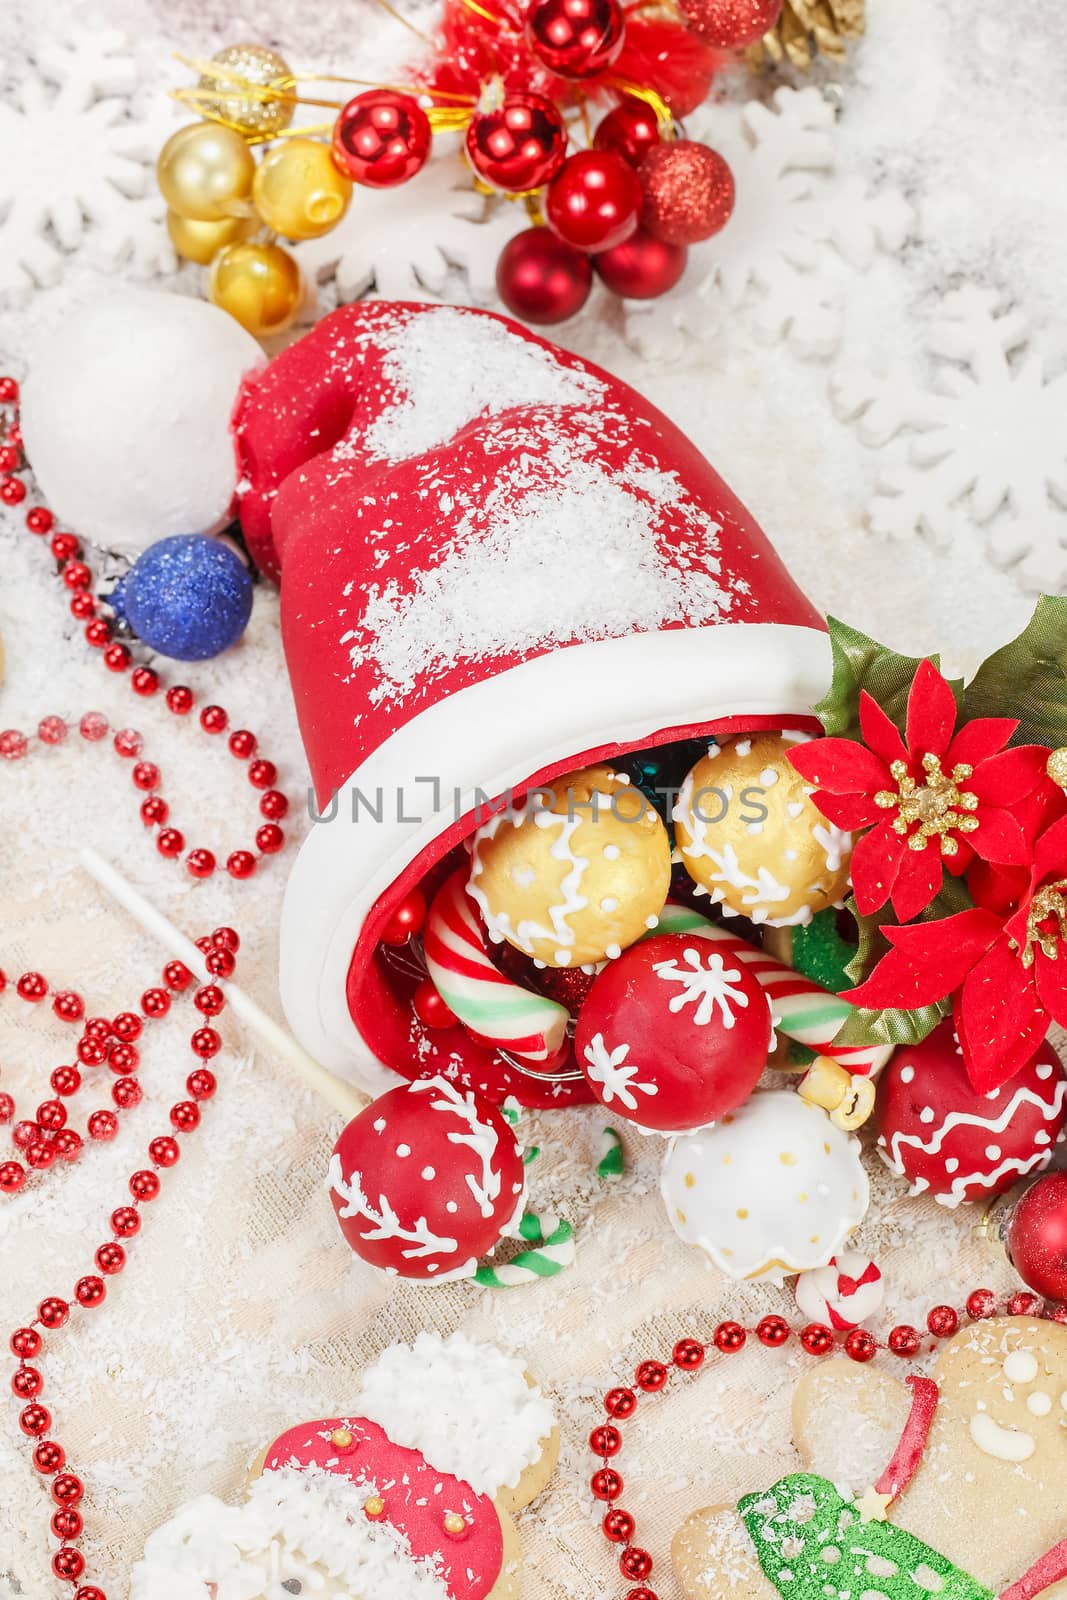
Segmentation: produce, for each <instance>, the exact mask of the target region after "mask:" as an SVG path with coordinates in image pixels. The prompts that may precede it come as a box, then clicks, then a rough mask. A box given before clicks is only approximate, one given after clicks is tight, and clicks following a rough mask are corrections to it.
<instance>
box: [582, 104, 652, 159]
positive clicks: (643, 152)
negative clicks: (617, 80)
mask: <svg viewBox="0 0 1067 1600" xmlns="http://www.w3.org/2000/svg"><path fill="white" fill-rule="evenodd" d="M657 144H659V122H658V121H657V119H656V113H655V112H654V111H653V109H652V107H651V106H648V105H646V104H645V102H644V101H643V100H635V99H634V98H633V97H632V96H631V97H630V98H629V99H626V100H624V101H623V102H622V104H621V105H618V106H616V107H615V109H614V111H609V112H608V114H607V116H606V117H604V118H603V120H602V121H601V122H599V123H598V124H597V130H596V132H595V133H594V135H593V149H594V150H609V151H610V152H611V153H612V155H616V156H621V157H622V159H623V160H624V161H626V162H629V164H630V166H631V167H639V166H640V165H641V163H642V161H643V160H644V159H645V157H646V156H647V155H648V152H649V151H650V150H651V149H652V147H653V146H654V145H657Z"/></svg>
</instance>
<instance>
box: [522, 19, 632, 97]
mask: <svg viewBox="0 0 1067 1600" xmlns="http://www.w3.org/2000/svg"><path fill="white" fill-rule="evenodd" d="M625 38H626V18H625V16H624V14H623V9H622V6H621V5H620V4H619V0H534V3H533V5H532V6H531V7H530V9H529V11H528V12H527V13H526V42H527V44H528V45H529V47H530V50H531V52H532V53H533V55H535V56H536V57H537V59H538V60H539V61H540V62H541V63H542V65H544V66H546V67H547V68H548V70H549V71H550V72H554V73H555V74H556V76H557V77H559V78H595V77H597V76H598V74H600V73H602V72H606V71H607V69H608V68H609V67H610V66H611V65H612V63H613V62H614V61H615V60H616V59H617V58H618V56H619V53H620V51H621V50H622V47H623V44H624V42H625Z"/></svg>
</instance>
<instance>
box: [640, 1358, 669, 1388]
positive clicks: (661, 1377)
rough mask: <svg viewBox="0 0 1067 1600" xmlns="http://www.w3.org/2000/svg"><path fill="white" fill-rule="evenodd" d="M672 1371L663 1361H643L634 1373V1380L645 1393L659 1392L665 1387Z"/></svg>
mask: <svg viewBox="0 0 1067 1600" xmlns="http://www.w3.org/2000/svg"><path fill="white" fill-rule="evenodd" d="M669 1376H670V1373H669V1371H668V1369H667V1368H666V1367H665V1366H664V1365H663V1362H662V1361H642V1362H641V1364H640V1365H639V1367H638V1368H637V1371H636V1372H635V1373H634V1382H635V1383H636V1384H637V1387H638V1388H639V1389H643V1390H644V1392H645V1394H657V1393H658V1392H659V1390H660V1389H662V1388H663V1387H664V1385H665V1384H666V1382H667V1379H668V1378H669Z"/></svg>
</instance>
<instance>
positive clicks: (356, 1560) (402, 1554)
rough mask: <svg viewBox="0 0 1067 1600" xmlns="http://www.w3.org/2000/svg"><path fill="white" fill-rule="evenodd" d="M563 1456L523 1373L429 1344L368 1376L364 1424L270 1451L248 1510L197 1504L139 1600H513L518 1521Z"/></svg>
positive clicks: (395, 1356)
mask: <svg viewBox="0 0 1067 1600" xmlns="http://www.w3.org/2000/svg"><path fill="white" fill-rule="evenodd" d="M558 1452H559V1436H558V1432H557V1429H556V1426H555V1420H554V1418H553V1415H552V1410H551V1407H550V1406H549V1404H548V1401H547V1400H546V1399H545V1397H544V1395H543V1394H542V1393H541V1391H540V1390H539V1389H538V1388H537V1386H536V1384H534V1383H533V1381H532V1380H531V1379H530V1378H529V1377H528V1376H527V1375H526V1374H525V1373H524V1371H523V1368H522V1365H521V1363H520V1362H518V1361H515V1360H514V1359H513V1358H511V1357H509V1356H506V1355H504V1354H503V1353H502V1352H500V1351H498V1350H496V1349H493V1348H492V1347H489V1346H485V1345H477V1344H473V1343H472V1342H471V1341H470V1340H468V1339H466V1338H464V1337H463V1335H460V1334H457V1335H454V1336H453V1337H452V1338H451V1339H447V1340H444V1339H441V1338H440V1337H439V1336H438V1335H436V1334H421V1335H420V1336H419V1338H418V1339H417V1340H416V1342H415V1345H414V1346H403V1345H398V1346H393V1347H392V1348H391V1349H389V1350H387V1351H386V1352H385V1353H384V1354H383V1356H381V1357H380V1358H379V1360H378V1361H377V1362H376V1363H375V1364H374V1365H373V1366H372V1367H371V1368H369V1369H368V1371H367V1372H366V1373H365V1375H364V1378H363V1384H362V1391H361V1393H360V1394H359V1395H358V1397H357V1414H354V1415H352V1416H343V1417H334V1418H328V1419H324V1420H322V1421H318V1422H307V1423H301V1424H299V1425H298V1426H297V1427H295V1428H290V1429H288V1430H287V1431H286V1432H285V1433H283V1434H281V1435H280V1436H279V1437H278V1438H277V1439H275V1440H274V1442H273V1443H272V1444H271V1445H270V1446H268V1448H267V1450H266V1451H265V1452H264V1454H263V1456H262V1457H261V1458H260V1462H259V1472H258V1475H257V1476H256V1477H255V1478H254V1479H253V1480H252V1482H251V1485H250V1489H249V1497H248V1499H247V1501H246V1502H245V1503H244V1504H243V1505H241V1506H227V1505H225V1504H224V1503H223V1502H222V1501H220V1500H217V1499H216V1498H215V1497H214V1496H211V1495H204V1496H201V1497H200V1498H198V1499H196V1500H193V1501H191V1502H190V1503H189V1504H188V1505H186V1506H184V1507H183V1508H182V1509H181V1510H180V1511H179V1512H178V1513H177V1514H176V1516H175V1517H173V1518H172V1519H171V1521H170V1522H169V1523H167V1524H165V1525H164V1527H162V1528H160V1529H159V1530H157V1532H156V1533H154V1534H153V1535H152V1536H151V1538H150V1539H149V1540H148V1542H147V1544H146V1546H145V1554H144V1559H143V1561H141V1562H140V1563H139V1565H138V1566H137V1568H135V1571H134V1575H133V1590H132V1600H288V1597H289V1596H292V1595H302V1594H303V1595H307V1596H311V1595H313V1596H314V1597H315V1600H515V1597H516V1596H517V1594H518V1588H519V1581H520V1574H521V1566H522V1555H521V1549H520V1547H519V1543H518V1536H517V1533H516V1530H515V1528H514V1525H513V1523H512V1521H511V1516H510V1511H511V1510H517V1509H519V1508H521V1507H522V1506H524V1505H526V1504H527V1503H528V1502H529V1501H530V1500H531V1499H533V1498H534V1496H535V1495H537V1494H539V1493H540V1491H541V1489H543V1488H544V1486H545V1484H546V1482H547V1480H548V1478H549V1476H550V1474H551V1472H552V1470H553V1468H554V1466H555V1463H556V1460H557V1457H558ZM472 1479H473V1480H474V1481H472Z"/></svg>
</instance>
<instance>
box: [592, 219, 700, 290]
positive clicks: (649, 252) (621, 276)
mask: <svg viewBox="0 0 1067 1600" xmlns="http://www.w3.org/2000/svg"><path fill="white" fill-rule="evenodd" d="M688 257H689V252H688V251H687V250H686V248H685V246H684V245H680V244H667V243H666V242H665V241H664V240H663V239H657V238H655V237H654V236H653V235H652V234H651V233H649V232H648V231H647V229H645V228H638V230H637V232H636V233H634V234H632V235H631V236H630V238H629V239H627V240H626V241H625V242H624V243H623V244H618V245H616V246H615V248H614V250H605V251H603V252H602V253H601V254H600V255H598V256H596V257H595V258H594V260H593V266H594V268H595V269H596V274H597V276H598V277H599V278H600V279H601V280H602V282H603V283H605V284H606V285H607V287H608V288H609V289H610V290H611V292H612V294H617V295H621V296H622V297H623V299H624V300H656V299H658V297H659V296H660V295H661V294H666V293H667V291H668V290H669V289H673V288H674V286H675V284H676V283H677V282H678V280H679V278H680V277H681V276H682V273H683V272H684V271H685V265H686V261H687V260H688Z"/></svg>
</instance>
